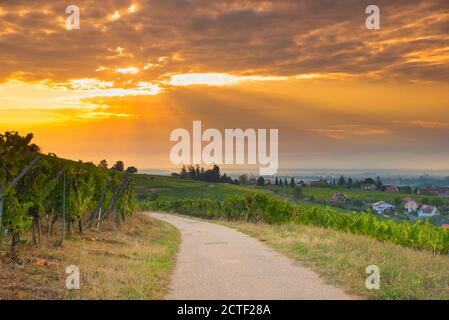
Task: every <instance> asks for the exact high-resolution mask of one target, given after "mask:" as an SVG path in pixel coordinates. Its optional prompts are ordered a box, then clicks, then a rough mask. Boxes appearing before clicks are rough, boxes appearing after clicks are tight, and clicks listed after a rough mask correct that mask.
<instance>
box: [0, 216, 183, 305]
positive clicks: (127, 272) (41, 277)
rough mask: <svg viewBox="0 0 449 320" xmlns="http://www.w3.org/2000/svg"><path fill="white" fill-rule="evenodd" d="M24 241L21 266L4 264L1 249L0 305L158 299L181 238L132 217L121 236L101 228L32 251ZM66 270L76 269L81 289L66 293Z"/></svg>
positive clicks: (147, 219) (145, 218)
mask: <svg viewBox="0 0 449 320" xmlns="http://www.w3.org/2000/svg"><path fill="white" fill-rule="evenodd" d="M45 238H46V237H45ZM23 241H24V244H23V246H21V251H20V259H21V262H20V263H12V262H10V261H8V259H7V258H6V253H7V250H8V248H7V247H6V246H5V247H1V248H0V257H1V263H0V300H7V299H45V300H47V299H51V300H60V299H162V298H163V297H164V296H165V294H166V292H167V286H168V281H169V277H170V275H171V272H172V269H173V267H174V261H175V254H176V252H177V250H178V246H179V243H180V235H179V231H178V230H177V229H175V227H173V226H172V225H170V224H167V223H165V222H162V221H159V220H156V219H153V218H151V217H149V216H146V215H143V214H136V215H135V216H133V217H132V218H130V219H128V222H127V223H126V224H124V225H123V226H122V227H121V229H120V231H117V230H116V229H115V226H114V225H113V224H112V223H105V224H104V225H103V228H102V230H101V231H95V230H87V231H86V232H85V233H84V234H83V235H82V236H81V237H79V236H77V237H73V238H72V239H67V240H66V241H65V243H64V246H63V247H60V246H54V245H53V243H52V242H51V241H48V240H46V239H45V240H44V241H43V243H42V246H41V247H34V246H32V244H31V243H30V234H25V235H24V236H23ZM69 265H76V266H78V267H79V268H80V274H81V279H80V290H67V289H66V286H65V280H66V277H67V275H66V273H65V270H66V267H67V266H69Z"/></svg>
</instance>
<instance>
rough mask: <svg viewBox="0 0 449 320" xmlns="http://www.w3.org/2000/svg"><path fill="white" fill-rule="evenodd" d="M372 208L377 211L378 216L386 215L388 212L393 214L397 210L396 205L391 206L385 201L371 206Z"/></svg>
mask: <svg viewBox="0 0 449 320" xmlns="http://www.w3.org/2000/svg"><path fill="white" fill-rule="evenodd" d="M371 208H373V210H374V211H376V212H377V213H378V214H384V213H388V212H393V211H394V209H395V208H396V207H395V206H394V205H392V204H389V203H388V202H385V201H378V202H375V203H373V204H372V205H371Z"/></svg>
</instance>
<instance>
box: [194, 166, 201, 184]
mask: <svg viewBox="0 0 449 320" xmlns="http://www.w3.org/2000/svg"><path fill="white" fill-rule="evenodd" d="M195 177H196V179H197V180H201V172H200V166H199V165H196V168H195Z"/></svg>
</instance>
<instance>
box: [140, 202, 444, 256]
mask: <svg viewBox="0 0 449 320" xmlns="http://www.w3.org/2000/svg"><path fill="white" fill-rule="evenodd" d="M142 206H143V208H144V209H147V210H161V211H166V212H175V213H179V214H185V215H190V216H194V217H199V218H203V219H226V220H229V221H238V220H244V221H247V222H254V223H258V222H266V223H269V224H273V223H296V224H304V225H314V226H320V227H324V228H332V229H336V230H340V231H345V232H350V233H354V234H360V235H366V236H369V237H372V238H375V239H378V240H382V241H390V242H393V243H396V244H399V245H403V246H407V247H412V248H415V249H425V250H430V251H432V252H434V253H441V254H447V253H448V250H449V230H444V229H442V228H438V227H436V226H434V225H431V224H430V223H428V222H424V223H423V222H421V221H418V222H415V223H414V224H410V223H406V222H404V223H399V222H395V221H393V220H380V219H378V218H377V217H376V216H375V215H373V214H372V213H370V212H366V213H356V212H350V213H341V212H339V211H337V210H335V209H333V208H329V207H307V208H306V207H304V206H301V205H295V204H293V203H291V202H289V201H286V200H282V199H280V198H278V197H272V196H267V195H266V194H263V193H248V194H246V195H245V196H244V197H239V196H231V197H228V198H227V199H226V200H223V201H220V200H211V199H198V200H197V199H178V200H158V199H157V200H154V201H146V202H145V203H144V204H143V205H142Z"/></svg>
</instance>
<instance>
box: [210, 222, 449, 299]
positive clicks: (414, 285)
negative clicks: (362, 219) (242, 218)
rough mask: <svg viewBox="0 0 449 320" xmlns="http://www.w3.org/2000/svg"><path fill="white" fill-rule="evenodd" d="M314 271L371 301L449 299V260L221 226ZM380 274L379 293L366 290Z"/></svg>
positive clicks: (368, 244)
mask: <svg viewBox="0 0 449 320" xmlns="http://www.w3.org/2000/svg"><path fill="white" fill-rule="evenodd" d="M219 223H222V224H225V225H227V226H230V227H232V228H235V229H237V230H239V231H241V232H243V233H246V234H248V235H250V236H253V237H255V238H258V239H259V240H261V241H263V242H264V243H266V244H267V245H268V246H270V247H272V248H273V249H275V250H277V251H279V252H280V253H282V254H285V255H286V256H288V257H290V258H293V259H295V260H297V261H299V262H300V263H301V264H302V265H304V266H306V267H309V268H311V269H312V270H314V271H316V272H317V273H318V274H320V276H321V277H322V278H323V279H325V280H326V281H327V282H328V283H330V284H333V285H336V286H339V287H341V288H344V289H346V291H347V292H348V293H349V294H352V295H356V296H359V297H364V298H368V299H449V257H448V256H441V255H436V256H434V255H432V254H431V253H429V252H425V251H418V250H413V249H409V248H404V247H401V246H398V245H394V244H391V243H386V242H381V241H378V240H375V239H371V238H368V237H364V236H359V235H353V234H349V233H345V232H339V231H335V230H331V229H324V228H318V227H311V226H301V225H292V224H283V225H268V224H253V223H243V222H222V221H220V222H219ZM369 265H377V266H378V267H379V268H380V277H381V279H380V281H381V282H380V284H381V287H380V290H368V289H366V287H365V280H366V277H367V275H366V274H365V268H366V267H367V266H369Z"/></svg>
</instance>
